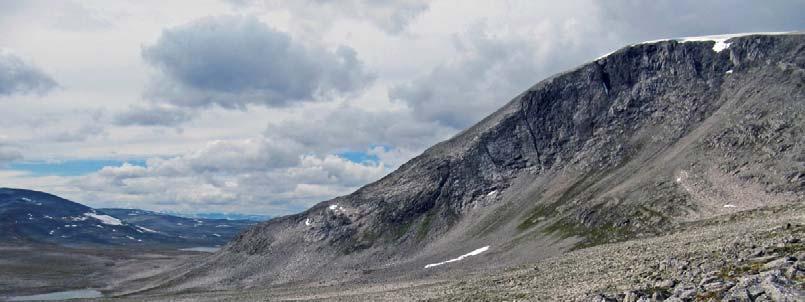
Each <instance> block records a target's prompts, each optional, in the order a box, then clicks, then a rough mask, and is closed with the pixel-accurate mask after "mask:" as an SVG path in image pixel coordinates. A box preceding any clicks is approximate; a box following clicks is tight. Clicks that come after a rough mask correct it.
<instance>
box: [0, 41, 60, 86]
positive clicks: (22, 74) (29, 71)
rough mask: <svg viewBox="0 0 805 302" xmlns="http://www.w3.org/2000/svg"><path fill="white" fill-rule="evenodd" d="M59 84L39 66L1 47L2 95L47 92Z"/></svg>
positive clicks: (0, 72)
mask: <svg viewBox="0 0 805 302" xmlns="http://www.w3.org/2000/svg"><path fill="white" fill-rule="evenodd" d="M57 86H58V84H56V81H55V80H53V78H51V77H50V75H48V74H47V73H45V72H44V71H42V70H41V69H40V68H39V67H37V66H35V65H33V64H31V63H30V62H26V61H25V60H23V59H22V58H20V57H19V56H17V55H16V54H14V53H12V52H11V51H10V50H7V49H0V96H9V95H13V94H26V93H34V94H40V95H42V94H45V93H47V92H48V91H50V90H52V89H54V88H56V87H57Z"/></svg>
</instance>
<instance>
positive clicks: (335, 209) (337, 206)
mask: <svg viewBox="0 0 805 302" xmlns="http://www.w3.org/2000/svg"><path fill="white" fill-rule="evenodd" d="M327 208H328V209H330V211H333V212H338V211H343V210H344V207H342V206H339V205H337V204H332V205H330V206H329V207H327Z"/></svg>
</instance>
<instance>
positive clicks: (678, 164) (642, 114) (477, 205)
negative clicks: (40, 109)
mask: <svg viewBox="0 0 805 302" xmlns="http://www.w3.org/2000/svg"><path fill="white" fill-rule="evenodd" d="M725 46H726V47H725ZM804 82H805V36H803V35H801V34H784V35H746V36H737V37H732V38H728V39H725V40H724V39H722V40H718V41H709V40H706V39H705V40H703V41H682V40H668V41H661V42H653V43H645V44H638V45H633V46H629V47H626V48H623V49H621V50H619V51H616V52H615V53H612V54H610V55H608V56H606V57H603V58H600V59H598V60H596V61H593V62H591V63H587V64H584V65H582V66H580V67H578V68H576V69H573V70H571V71H568V72H565V73H562V74H559V75H556V76H554V77H552V78H549V79H546V80H544V81H541V82H539V83H538V84H536V85H535V86H533V87H531V88H530V89H528V90H527V91H525V92H523V93H522V94H521V95H519V96H517V97H515V98H514V99H513V100H512V101H511V102H509V103H508V104H507V105H505V106H504V107H503V108H501V109H500V110H498V111H497V112H495V113H494V114H492V115H490V116H489V117H487V118H485V119H484V120H482V121H481V122H479V123H478V124H476V125H475V126H473V127H471V128H469V129H467V130H465V131H463V132H462V133H460V134H458V135H457V136H455V137H454V138H452V139H450V140H448V141H445V142H442V143H439V144H437V145H435V146H433V147H432V148H430V149H429V150H427V151H425V152H424V153H423V154H422V155H420V156H418V157H416V158H414V159H412V160H411V161H409V162H408V163H406V164H404V165H403V166H401V167H400V168H399V169H398V170H397V171H394V172H393V173H391V174H389V175H388V176H386V177H384V178H383V179H381V180H379V181H377V182H375V183H372V184H369V185H367V186H365V187H363V188H361V189H359V190H358V191H356V192H354V193H352V194H350V195H347V196H342V197H338V198H335V199H333V200H329V201H325V202H322V203H320V204H318V205H316V206H314V207H313V208H311V209H309V210H307V211H305V212H303V213H299V214H296V215H291V216H286V217H280V218H276V219H273V220H271V221H268V222H266V223H262V224H260V225H258V226H256V227H254V228H252V229H249V230H247V231H245V232H243V233H242V234H240V235H239V236H238V237H237V238H236V239H235V240H234V241H232V242H231V243H230V244H229V245H227V246H226V248H224V249H223V250H222V251H221V252H219V253H217V254H215V255H213V256H211V257H210V258H208V259H207V260H206V261H204V262H202V263H194V264H188V265H186V266H185V268H184V269H183V271H181V272H180V273H179V274H178V275H174V276H171V277H166V278H165V280H162V281H163V282H162V283H161V284H162V285H161V286H162V288H165V289H170V290H176V289H188V288H196V287H200V286H203V287H204V288H205V289H212V288H230V287H253V286H262V285H267V284H280V283H287V282H298V281H303V280H304V281H319V282H323V283H327V282H331V281H332V280H333V279H334V278H338V280H339V281H346V280H366V279H372V278H381V277H382V278H394V277H395V276H400V275H406V276H420V275H428V274H432V273H434V270H433V269H429V270H424V269H423V267H424V265H425V264H429V263H436V262H439V261H443V260H446V259H450V258H454V257H456V256H459V255H462V254H465V253H467V252H469V251H472V250H474V249H476V248H480V247H483V246H489V249H488V251H485V252H484V253H482V254H480V255H476V256H472V257H468V258H466V259H465V260H462V261H460V262H458V263H456V264H450V265H444V266H440V267H439V270H443V271H454V272H455V271H464V270H475V269H483V268H494V267H499V266H505V265H510V264H517V263H522V262H523V261H529V260H536V259H541V258H544V257H547V256H550V255H554V254H556V253H562V252H564V251H567V250H570V249H574V248H583V247H586V246H591V245H597V244H601V243H606V242H612V241H621V240H628V239H631V238H638V237H647V236H651V235H653V234H660V233H663V232H666V231H669V230H671V229H673V228H675V227H676V226H678V225H680V224H684V223H686V222H689V221H694V220H698V219H702V218H708V217H713V216H716V215H721V214H726V213H731V212H737V211H745V210H748V209H754V208H758V207H765V206H769V205H776V204H784V203H789V202H801V201H802V200H803V198H805V147H804V143H805V89H803V83H804Z"/></svg>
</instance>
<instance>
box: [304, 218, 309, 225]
mask: <svg viewBox="0 0 805 302" xmlns="http://www.w3.org/2000/svg"><path fill="white" fill-rule="evenodd" d="M305 225H306V226H310V218H308V219H305Z"/></svg>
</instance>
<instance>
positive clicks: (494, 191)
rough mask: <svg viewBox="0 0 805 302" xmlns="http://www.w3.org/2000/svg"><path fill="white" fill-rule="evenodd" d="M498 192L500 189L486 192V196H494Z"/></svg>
mask: <svg viewBox="0 0 805 302" xmlns="http://www.w3.org/2000/svg"><path fill="white" fill-rule="evenodd" d="M497 193H498V190H493V191H492V192H489V193H486V196H492V195H495V194H497Z"/></svg>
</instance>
